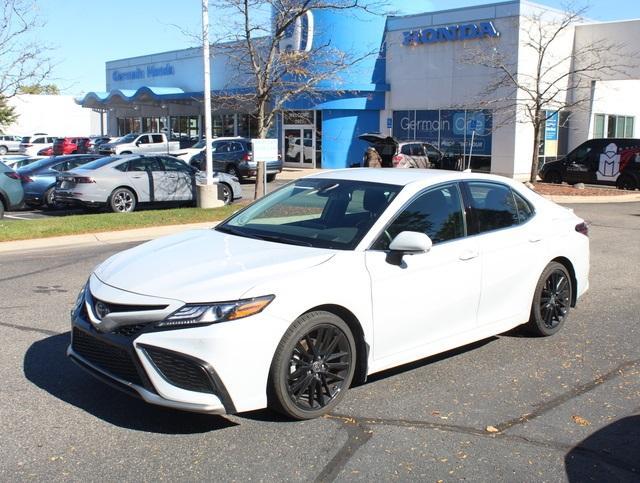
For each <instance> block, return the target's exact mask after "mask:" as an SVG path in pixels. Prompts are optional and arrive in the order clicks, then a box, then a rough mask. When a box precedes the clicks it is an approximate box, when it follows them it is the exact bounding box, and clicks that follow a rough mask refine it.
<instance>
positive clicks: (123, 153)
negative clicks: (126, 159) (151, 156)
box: [120, 151, 133, 155]
mask: <svg viewBox="0 0 640 483" xmlns="http://www.w3.org/2000/svg"><path fill="white" fill-rule="evenodd" d="M120 154H122V155H125V154H133V153H132V152H131V151H122V152H121V153H120Z"/></svg>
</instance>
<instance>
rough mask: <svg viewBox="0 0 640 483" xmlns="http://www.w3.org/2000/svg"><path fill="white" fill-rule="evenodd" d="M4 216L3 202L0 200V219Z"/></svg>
mask: <svg viewBox="0 0 640 483" xmlns="http://www.w3.org/2000/svg"><path fill="white" fill-rule="evenodd" d="M3 217H4V203H3V202H2V200H0V220H1V219H2V218H3Z"/></svg>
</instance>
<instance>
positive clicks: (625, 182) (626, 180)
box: [616, 174, 638, 191]
mask: <svg viewBox="0 0 640 483" xmlns="http://www.w3.org/2000/svg"><path fill="white" fill-rule="evenodd" d="M637 187H638V184H637V183H636V180H635V179H633V177H632V176H630V175H628V174H621V175H620V176H619V177H618V179H617V180H616V188H618V189H619V190H630V191H633V190H635V189H636V188H637Z"/></svg>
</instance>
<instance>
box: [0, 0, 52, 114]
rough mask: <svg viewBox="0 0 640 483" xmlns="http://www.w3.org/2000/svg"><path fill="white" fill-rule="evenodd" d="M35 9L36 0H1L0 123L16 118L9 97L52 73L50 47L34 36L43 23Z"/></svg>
mask: <svg viewBox="0 0 640 483" xmlns="http://www.w3.org/2000/svg"><path fill="white" fill-rule="evenodd" d="M35 12H36V2H35V1H34V0H1V1H0V101H1V102H0V110H2V113H1V114H2V116H0V122H2V121H1V119H9V120H10V119H15V113H14V112H13V108H11V107H10V106H8V105H7V103H6V100H7V99H9V98H11V97H13V96H15V95H16V94H18V93H19V90H20V88H21V87H22V86H23V85H25V84H35V85H39V84H41V83H42V81H44V80H45V79H46V78H47V77H48V76H49V74H50V73H51V67H52V66H51V61H50V59H49V57H48V55H47V54H48V52H49V51H50V49H49V47H46V46H45V45H43V44H42V43H40V42H37V41H36V40H34V39H33V37H32V35H33V33H34V32H35V31H37V30H38V29H39V28H40V27H41V26H42V23H41V21H40V19H39V18H38V16H37V15H36V13H35ZM9 111H10V112H9ZM12 116H13V117H12Z"/></svg>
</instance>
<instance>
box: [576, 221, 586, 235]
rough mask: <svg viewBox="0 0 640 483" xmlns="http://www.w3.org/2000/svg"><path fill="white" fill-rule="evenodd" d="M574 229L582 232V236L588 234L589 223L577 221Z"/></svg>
mask: <svg viewBox="0 0 640 483" xmlns="http://www.w3.org/2000/svg"><path fill="white" fill-rule="evenodd" d="M576 231H577V232H578V233H582V234H583V235H584V236H589V225H587V224H586V223H585V222H582V223H578V224H577V225H576Z"/></svg>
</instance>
